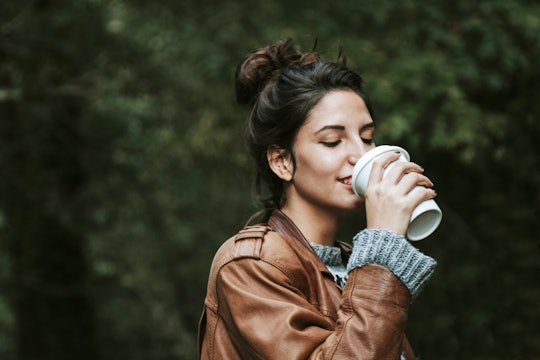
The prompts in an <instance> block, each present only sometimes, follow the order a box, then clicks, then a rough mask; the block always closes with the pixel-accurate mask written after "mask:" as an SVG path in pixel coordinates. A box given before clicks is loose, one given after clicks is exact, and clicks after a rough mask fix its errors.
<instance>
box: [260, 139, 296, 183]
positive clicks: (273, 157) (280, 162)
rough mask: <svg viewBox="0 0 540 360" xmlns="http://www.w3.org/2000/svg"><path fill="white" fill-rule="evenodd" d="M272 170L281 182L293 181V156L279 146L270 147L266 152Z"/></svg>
mask: <svg viewBox="0 0 540 360" xmlns="http://www.w3.org/2000/svg"><path fill="white" fill-rule="evenodd" d="M266 156H267V159H268V165H269V166H270V169H272V171H273V172H274V174H276V175H277V176H278V177H279V178H280V179H281V180H284V181H291V180H292V177H293V165H292V161H291V155H290V154H289V152H288V151H287V150H285V149H282V148H280V147H277V146H269V147H268V150H267V152H266Z"/></svg>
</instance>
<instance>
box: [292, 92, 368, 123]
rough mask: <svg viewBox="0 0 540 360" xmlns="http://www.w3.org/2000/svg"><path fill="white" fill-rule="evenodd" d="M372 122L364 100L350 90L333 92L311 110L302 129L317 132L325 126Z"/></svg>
mask: <svg viewBox="0 0 540 360" xmlns="http://www.w3.org/2000/svg"><path fill="white" fill-rule="evenodd" d="M370 122H373V120H372V119H371V115H370V114H369V111H368V109H367V107H366V104H365V102H364V100H363V99H362V98H361V97H360V95H358V94H357V93H355V92H354V91H352V90H334V91H331V92H329V93H327V94H326V95H324V96H323V97H322V98H321V100H320V101H319V102H318V103H317V104H316V105H315V106H314V107H313V109H311V111H310V112H309V114H308V117H307V119H306V121H305V123H304V125H303V126H302V127H305V128H306V129H312V130H315V131H316V130H318V129H319V128H321V127H324V126H327V125H343V126H346V127H347V126H353V125H360V126H363V125H365V124H367V123H370Z"/></svg>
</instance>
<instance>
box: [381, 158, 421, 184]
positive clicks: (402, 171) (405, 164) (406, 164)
mask: <svg viewBox="0 0 540 360" xmlns="http://www.w3.org/2000/svg"><path fill="white" fill-rule="evenodd" d="M422 172H424V168H422V167H421V166H420V165H418V164H416V163H414V162H410V161H400V162H396V163H395V164H393V166H392V168H391V169H390V170H389V171H388V173H387V174H386V175H385V177H384V178H385V180H386V181H387V182H388V183H391V184H397V183H399V182H400V181H401V179H402V178H403V176H405V175H406V174H409V173H422Z"/></svg>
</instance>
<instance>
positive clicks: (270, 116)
mask: <svg viewBox="0 0 540 360" xmlns="http://www.w3.org/2000/svg"><path fill="white" fill-rule="evenodd" d="M315 44H316V43H315ZM315 48H316V45H315V46H314V47H313V50H311V51H310V52H308V53H301V52H300V51H299V50H298V49H297V48H296V46H295V45H294V44H293V42H292V40H291V39H285V40H281V41H279V42H277V43H276V44H273V45H269V46H266V47H263V48H261V49H259V50H256V51H255V52H253V53H251V54H250V55H248V56H247V57H246V58H245V59H244V60H243V61H242V62H241V63H240V64H239V65H238V67H237V69H236V73H235V78H236V79H235V80H236V97H237V100H238V102H240V103H243V104H249V105H251V106H252V111H251V114H250V118H249V125H248V133H247V144H248V147H249V151H250V153H251V156H252V157H253V158H254V160H255V163H256V165H257V175H256V187H257V192H258V194H259V196H261V183H264V184H265V185H266V186H267V187H268V190H269V192H270V194H269V196H268V197H267V198H266V199H265V198H262V199H261V200H262V201H263V205H264V210H265V217H267V216H268V215H269V213H270V211H271V210H272V209H276V208H280V207H282V206H283V205H284V203H285V201H286V199H285V193H284V188H283V182H282V180H281V179H280V178H279V177H278V176H277V175H275V174H274V172H273V171H272V170H271V169H270V166H269V164H268V159H267V150H268V148H269V147H270V146H277V147H278V148H282V149H284V150H286V151H287V152H288V153H289V154H290V155H291V157H292V161H293V164H295V158H294V152H293V145H294V139H295V137H296V134H297V133H298V130H299V129H300V127H301V126H302V124H303V123H304V121H305V120H306V118H307V117H308V115H309V112H310V111H311V109H313V107H314V106H315V105H316V104H317V103H318V102H319V101H320V99H321V98H322V97H323V96H324V95H326V94H327V93H328V92H330V91H333V90H339V89H350V90H352V91H354V92H355V93H357V94H358V95H359V96H360V97H361V98H362V99H363V100H364V102H365V104H366V107H367V109H368V111H369V113H370V114H371V115H372V117H373V111H372V109H371V104H370V101H369V98H368V96H367V94H366V93H365V91H364V89H363V87H362V84H363V80H362V78H361V76H360V75H359V74H357V73H356V72H354V71H352V70H350V69H349V68H348V67H347V66H346V64H345V60H344V58H342V57H341V56H338V59H337V60H336V61H334V62H325V61H322V60H321V59H320V58H319V56H318V55H317V53H316V50H315Z"/></svg>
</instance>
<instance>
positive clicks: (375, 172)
mask: <svg viewBox="0 0 540 360" xmlns="http://www.w3.org/2000/svg"><path fill="white" fill-rule="evenodd" d="M399 157H400V153H399V152H392V153H389V154H385V155H384V156H381V157H379V158H376V159H375V160H373V164H372V166H371V173H370V174H369V180H368V185H369V184H370V183H373V182H380V181H381V180H382V179H383V176H384V171H385V169H386V168H387V167H388V166H389V165H390V164H392V163H393V162H394V161H396V160H397V159H399Z"/></svg>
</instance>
